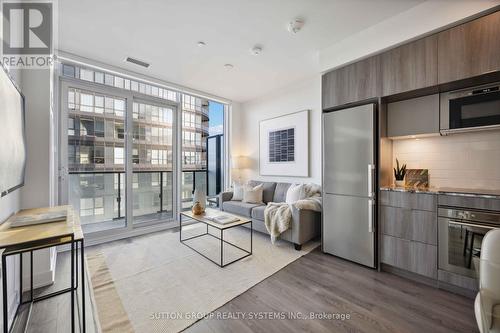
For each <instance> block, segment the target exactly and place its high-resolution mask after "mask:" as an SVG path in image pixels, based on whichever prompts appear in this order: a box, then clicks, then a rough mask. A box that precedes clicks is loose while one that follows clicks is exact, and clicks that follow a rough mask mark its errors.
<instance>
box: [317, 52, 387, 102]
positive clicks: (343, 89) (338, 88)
mask: <svg viewBox="0 0 500 333" xmlns="http://www.w3.org/2000/svg"><path fill="white" fill-rule="evenodd" d="M379 79H380V57H379V56H375V57H370V58H367V59H364V60H361V61H358V62H355V63H353V64H350V65H347V66H345V67H342V68H339V69H336V70H333V71H331V72H328V73H325V74H324V75H323V82H322V97H323V98H322V100H323V110H325V109H328V108H332V107H336V106H339V105H344V104H348V103H352V102H358V101H363V100H365V99H369V98H374V97H378V96H379V95H380V81H379Z"/></svg>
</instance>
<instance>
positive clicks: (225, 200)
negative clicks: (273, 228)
mask: <svg viewBox="0 0 500 333" xmlns="http://www.w3.org/2000/svg"><path fill="white" fill-rule="evenodd" d="M249 184H250V185H251V186H257V185H259V184H263V187H264V193H263V202H264V203H263V204H251V203H245V202H241V201H235V200H232V197H233V193H232V192H222V193H221V194H220V195H219V204H220V208H221V210H223V211H225V212H228V213H233V214H236V215H241V216H245V217H249V218H251V219H252V222H253V223H252V224H253V228H254V230H256V231H259V232H262V233H266V234H268V232H267V229H266V225H265V224H264V209H265V208H266V205H267V203H268V202H285V198H286V192H287V190H288V188H289V187H290V185H291V184H290V183H274V182H260V181H256V180H251V181H250V182H249ZM320 228H321V213H320V212H315V211H312V210H307V209H297V208H295V207H294V206H292V225H291V227H290V229H288V230H287V231H285V232H284V233H282V234H281V236H280V238H281V239H283V240H286V241H288V242H291V243H293V244H294V245H295V249H296V250H301V248H302V244H305V243H307V242H308V241H309V240H311V239H313V238H316V237H317V236H319V234H320Z"/></svg>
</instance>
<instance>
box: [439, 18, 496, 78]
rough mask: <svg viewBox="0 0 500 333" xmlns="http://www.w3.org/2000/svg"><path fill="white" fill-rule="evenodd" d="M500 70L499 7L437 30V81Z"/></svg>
mask: <svg viewBox="0 0 500 333" xmlns="http://www.w3.org/2000/svg"><path fill="white" fill-rule="evenodd" d="M499 70H500V11H497V12H495V13H492V14H490V15H486V16H483V17H481V18H478V19H476V20H474V21H471V22H468V23H465V24H461V25H459V26H456V27H454V28H451V29H448V30H445V31H443V32H441V33H439V34H438V81H439V83H447V82H451V81H455V80H461V79H466V78H469V77H473V76H477V75H481V74H484V73H488V72H491V71H499Z"/></svg>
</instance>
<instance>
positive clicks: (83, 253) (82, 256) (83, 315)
mask: <svg viewBox="0 0 500 333" xmlns="http://www.w3.org/2000/svg"><path fill="white" fill-rule="evenodd" d="M80 247H81V248H80V259H81V264H82V269H81V271H82V282H81V286H82V333H85V331H86V329H85V327H86V324H87V322H86V320H85V252H84V250H83V249H84V245H83V239H82V241H81V243H80ZM77 266H78V265H77Z"/></svg>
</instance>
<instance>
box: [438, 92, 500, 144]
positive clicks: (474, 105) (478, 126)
mask: <svg viewBox="0 0 500 333" xmlns="http://www.w3.org/2000/svg"><path fill="white" fill-rule="evenodd" d="M440 103H441V110H440V115H441V116H440V130H441V133H442V134H449V133H453V132H465V131H477V130H482V129H496V128H500V82H497V83H493V84H488V85H482V86H478V87H474V88H468V89H461V90H457V91H451V92H446V93H442V94H441V95H440Z"/></svg>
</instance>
